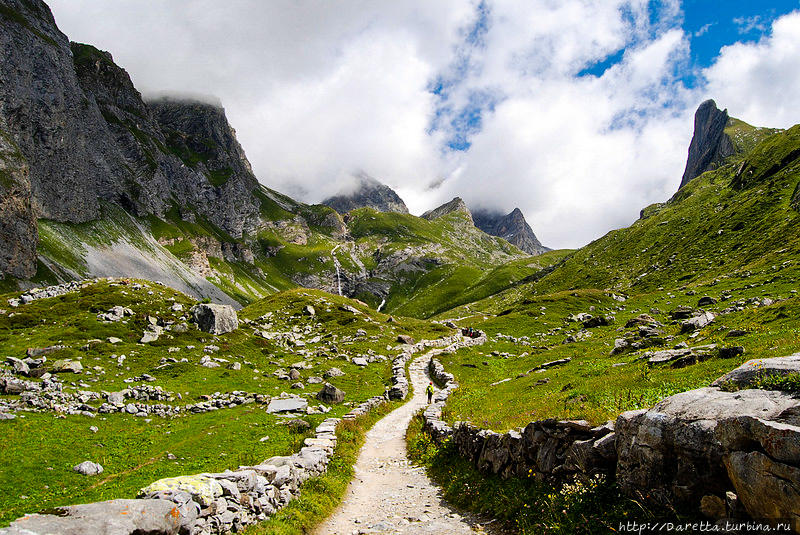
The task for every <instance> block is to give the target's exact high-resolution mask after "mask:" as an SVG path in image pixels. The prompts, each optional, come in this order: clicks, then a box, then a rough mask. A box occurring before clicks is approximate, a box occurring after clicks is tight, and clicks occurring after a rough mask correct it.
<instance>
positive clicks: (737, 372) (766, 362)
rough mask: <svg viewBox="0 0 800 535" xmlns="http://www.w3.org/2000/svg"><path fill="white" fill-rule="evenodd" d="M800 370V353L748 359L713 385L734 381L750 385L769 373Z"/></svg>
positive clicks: (741, 384)
mask: <svg viewBox="0 0 800 535" xmlns="http://www.w3.org/2000/svg"><path fill="white" fill-rule="evenodd" d="M798 372H800V353H795V354H794V355H789V356H788V357H771V358H766V359H753V360H748V361H747V362H745V363H744V364H742V365H741V366H739V367H738V368H736V369H734V370H731V371H729V372H728V373H726V374H725V375H723V376H722V377H720V378H719V379H717V380H716V381H714V382H713V383H711V386H720V385H723V384H726V383H734V384H736V385H739V386H750V385H752V384H753V383H754V382H755V381H756V380H757V379H758V378H759V377H765V376H768V375H787V374H790V373H798Z"/></svg>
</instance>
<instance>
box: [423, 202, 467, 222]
mask: <svg viewBox="0 0 800 535" xmlns="http://www.w3.org/2000/svg"><path fill="white" fill-rule="evenodd" d="M453 212H460V213H462V214H463V215H465V216H467V217H469V222H470V223H473V221H472V213H471V212H470V211H469V208H467V205H466V204H465V203H464V201H462V200H461V197H456V198H454V199H453V200H452V201H450V202H446V203H444V204H443V205H441V206H439V207H437V208H434V209H433V210H428V211H427V212H425V213H424V214H422V216H421V217H422V219H427V220H428V221H433V220H434V219H439V218H440V217H443V216H446V215H448V214H452V213H453Z"/></svg>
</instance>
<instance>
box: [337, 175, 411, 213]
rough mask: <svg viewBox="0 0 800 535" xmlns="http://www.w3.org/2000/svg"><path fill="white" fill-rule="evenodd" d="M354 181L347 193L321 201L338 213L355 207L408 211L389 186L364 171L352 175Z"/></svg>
mask: <svg viewBox="0 0 800 535" xmlns="http://www.w3.org/2000/svg"><path fill="white" fill-rule="evenodd" d="M353 178H354V180H355V183H354V184H353V186H352V188H351V189H352V191H351V192H349V193H340V194H338V195H334V196H333V197H329V198H327V199H325V200H324V201H322V204H325V205H327V206H330V207H331V208H333V209H334V210H336V211H337V212H339V213H340V214H344V213H346V212H349V211H350V210H355V209H356V208H363V207H365V206H366V207H369V208H374V209H375V210H377V211H379V212H400V213H403V214H407V213H408V208H407V207H406V203H404V202H403V199H401V198H400V196H399V195H398V194H397V193H395V191H394V190H393V189H392V188H390V187H389V186H387V185H385V184H382V183H380V182H378V181H377V180H375V179H374V178H372V177H371V176H369V175H367V174H365V173H359V174H357V175H355V176H354V177H353Z"/></svg>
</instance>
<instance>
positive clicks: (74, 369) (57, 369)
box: [51, 359, 83, 373]
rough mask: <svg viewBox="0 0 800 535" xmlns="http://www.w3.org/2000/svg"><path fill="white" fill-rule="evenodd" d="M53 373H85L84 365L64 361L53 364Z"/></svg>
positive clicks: (78, 362)
mask: <svg viewBox="0 0 800 535" xmlns="http://www.w3.org/2000/svg"><path fill="white" fill-rule="evenodd" d="M51 371H52V372H53V373H67V372H71V373H81V372H82V371H83V364H81V363H80V361H77V360H69V359H62V360H57V361H55V362H54V363H53V369H52V370H51Z"/></svg>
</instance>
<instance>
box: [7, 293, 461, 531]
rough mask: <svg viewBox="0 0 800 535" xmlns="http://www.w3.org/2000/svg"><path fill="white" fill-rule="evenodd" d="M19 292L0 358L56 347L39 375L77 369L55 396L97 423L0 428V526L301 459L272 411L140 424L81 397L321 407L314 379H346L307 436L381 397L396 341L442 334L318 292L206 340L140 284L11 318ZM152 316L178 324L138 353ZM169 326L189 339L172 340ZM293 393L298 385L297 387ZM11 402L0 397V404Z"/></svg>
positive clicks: (26, 422)
mask: <svg viewBox="0 0 800 535" xmlns="http://www.w3.org/2000/svg"><path fill="white" fill-rule="evenodd" d="M16 295H18V294H6V295H2V296H0V303H3V310H2V312H0V342H1V343H2V345H3V348H4V351H5V353H4V355H6V356H7V357H16V358H24V357H25V354H26V351H27V350H28V349H29V348H44V347H53V346H61V347H59V348H56V349H55V350H54V351H53V352H51V353H48V354H46V355H45V356H46V359H47V361H46V362H45V364H44V366H43V368H44V370H47V371H52V367H53V366H54V364H55V363H56V362H57V361H59V360H63V359H67V360H73V361H78V362H81V363H82V367H83V371H82V372H81V373H59V374H54V375H56V376H57V377H58V378H59V379H60V380H61V384H62V385H63V390H64V392H66V393H68V394H73V393H78V392H81V393H84V394H85V395H86V397H87V399H86V405H87V406H88V407H91V409H89V410H91V411H92V412H93V414H94V415H95V416H94V417H90V416H86V415H81V414H65V413H64V412H63V410H61V411H60V410H55V411H47V412H41V413H40V412H25V411H22V412H17V413H16V414H17V418H16V419H13V420H8V421H0V425H1V426H2V432H3V437H4V438H3V452H4V457H3V459H4V462H5V464H6V467H5V468H4V471H3V475H4V477H3V479H2V481H0V488H2V490H3V492H2V498H0V525H3V524H7V523H8V522H9V521H10V520H12V519H13V518H16V517H18V516H20V515H22V514H24V513H26V512H32V511H34V510H39V509H42V508H47V507H52V506H57V505H66V504H70V503H77V502H87V501H93V500H100V499H106V498H111V497H134V496H135V494H136V491H137V490H138V489H139V488H140V487H142V486H144V485H145V484H147V483H149V482H151V481H154V480H156V479H159V478H162V477H169V476H177V475H183V474H192V473H198V472H203V471H221V470H223V469H225V468H233V467H236V466H239V465H243V464H251V463H257V462H260V461H263V460H264V459H266V458H268V457H270V456H273V455H284V454H288V453H290V452H293V451H296V450H298V449H299V447H300V446H301V444H302V441H303V439H304V438H305V437H306V436H308V433H309V431H308V430H305V429H300V428H295V427H292V426H287V425H283V424H285V422H286V419H285V418H280V417H278V416H277V415H273V414H267V413H266V411H265V406H264V405H261V404H258V403H250V404H244V405H238V406H234V407H230V408H225V406H224V404H223V408H220V409H219V410H215V411H210V412H199V413H194V412H181V413H179V414H178V415H176V416H171V417H160V416H157V415H150V416H147V417H137V416H133V415H131V414H127V413H124V412H123V413H109V414H100V413H97V412H95V410H96V408H97V407H98V406H99V405H100V404H101V403H103V402H105V399H96V398H95V397H94V396H93V395H90V394H89V393H96V394H98V395H99V396H98V397H99V398H102V397H103V394H102V393H103V392H118V391H122V390H125V389H129V388H132V387H140V386H147V387H149V388H160V389H161V392H162V393H163V394H164V397H165V398H167V399H162V400H152V401H136V400H133V399H131V398H127V399H126V401H125V403H131V402H134V403H137V404H141V403H144V404H147V405H152V404H157V403H164V404H169V405H173V406H181V407H186V406H187V405H189V404H196V403H198V402H201V401H203V400H209V399H211V400H212V403H213V400H214V399H219V396H220V395H221V394H222V395H224V394H226V393H230V392H249V393H255V394H262V395H267V396H280V395H281V393H283V392H286V393H292V394H299V395H301V396H303V397H307V398H308V400H309V404H310V405H312V406H317V405H318V404H319V402H318V401H316V399H315V398H314V395H315V394H316V393H317V391H318V390H319V389H320V388H321V386H322V385H321V384H320V383H317V382H314V381H315V380H314V379H311V378H312V377H320V378H321V377H323V375H324V373H325V372H326V371H328V370H329V369H331V368H334V367H336V368H338V369H340V370H341V371H342V372H344V375H342V376H337V377H330V378H326V379H325V380H326V381H329V382H331V383H332V384H334V385H336V386H337V387H339V388H340V389H342V390H344V391H345V393H346V398H345V404H343V405H333V406H331V407H330V408H331V412H330V413H328V414H323V413H314V414H305V415H301V417H302V418H303V419H304V420H306V421H307V422H308V423H309V424H311V429H313V427H314V426H315V425H317V424H318V423H319V422H320V421H321V420H323V419H324V418H326V417H328V416H340V415H342V414H344V413H345V412H347V410H348V407H349V406H350V405H352V404H357V403H359V402H361V401H364V400H365V399H367V398H369V397H371V396H375V395H379V394H381V393H383V391H384V388H385V387H386V386H387V385H389V382H390V377H391V357H392V356H393V355H394V352H393V351H392V350H391V347H393V346H394V345H395V344H396V339H397V336H398V335H399V334H410V335H411V336H413V337H415V338H417V339H420V338H436V337H439V336H442V335H445V334H449V333H450V332H451V331H450V330H449V329H447V328H445V327H442V326H440V325H437V324H431V323H427V322H420V321H417V320H411V319H400V320H399V321H394V322H387V321H386V320H387V318H388V316H385V315H383V314H376V313H374V311H371V310H370V309H369V308H368V307H365V306H364V305H363V304H360V303H358V302H357V301H353V300H349V299H346V298H341V297H339V296H334V295H330V294H326V293H325V292H321V291H317V290H305V289H300V290H292V291H289V292H284V293H280V294H276V295H274V296H271V297H269V298H267V299H264V300H261V301H258V302H256V303H253V304H252V305H250V306H248V307H246V308H245V309H243V310H242V311H241V312H240V314H239V318H240V321H241V323H240V327H239V329H237V330H236V331H233V332H231V333H228V334H224V335H220V336H214V335H211V334H208V333H204V332H201V331H199V330H198V329H197V328H196V327H194V326H193V325H192V324H191V323H188V322H187V321H186V320H185V318H186V316H187V314H188V309H189V307H191V306H192V305H193V304H194V303H196V301H195V300H194V299H192V298H190V297H188V296H186V295H185V294H182V293H180V292H177V291H175V290H172V289H170V288H168V287H165V286H162V285H158V284H154V283H151V282H147V281H137V280H123V279H112V280H100V281H97V282H90V283H87V284H85V285H83V287H82V288H80V289H79V290H78V291H74V292H70V293H67V294H65V295H62V296H59V297H53V298H49V299H41V300H36V301H33V302H31V303H29V304H22V305H20V306H19V307H17V308H12V307H10V306H8V304H7V300H8V299H9V298H12V297H15V296H16ZM176 305H179V306H176ZM306 305H311V306H313V307H314V308H315V315H314V316H311V315H309V314H307V313H304V312H303V307H305V306H306ZM113 306H123V307H128V308H130V309H131V311H132V312H133V315H132V316H128V317H126V318H124V319H123V320H121V321H116V322H104V321H102V320H101V319H100V318H98V314H101V313H104V312H106V311H107V310H109V309H110V308H111V307H113ZM149 318H154V319H155V320H156V321H158V323H159V324H162V325H165V326H173V327H171V328H170V330H167V331H166V332H165V333H164V334H162V335H161V336H160V337H159V338H158V340H156V341H153V342H149V343H140V339H141V337H142V334H143V332H144V330H145V329H147V326H148V325H149V324H150V321H151V320H150V319H149ZM175 325H186V326H187V327H188V329H187V330H186V332H181V330H180V329H176V328H174V326H175ZM123 356H124V358H123ZM357 356H364V357H366V358H368V360H370V361H372V362H371V363H370V364H369V365H368V366H366V367H361V366H357V365H355V364H353V363H352V362H351V360H352V358H353V357H357ZM204 359H206V360H209V359H210V360H211V361H214V362H216V363H217V364H218V366H216V367H212V368H209V367H206V366H204V365H202V364H201V362H203V361H204ZM297 363H302V364H303V365H302V366H297V368H298V371H299V377H298V378H297V379H288V378H281V377H283V376H285V374H288V372H289V369H290V366H291V365H292V364H297ZM0 369H1V370H2V373H0V374H10V373H11V372H10V370H11V366H10V365H9V364H8V363H6V362H4V363H3V364H2V365H0ZM148 376H149V377H148ZM25 379H26V380H30V381H33V382H40V381H41V379H36V378H25ZM310 379H311V381H309V380H310ZM294 383H299V384H301V385H302V386H303V388H292V384H294ZM215 393H217V394H216V395H217V397H214V396H215ZM208 396H211V398H209V397H208ZM19 399H20V396H18V395H0V406H2V404H3V403H11V402H14V403H15V402H16V401H18V400H19ZM55 399H58V398H55ZM0 412H3V411H1V410H0ZM91 427H96V428H97V430H96V431H93V430H91V429H90V428H91ZM264 437H268V438H266V439H264ZM261 439H263V440H261ZM32 445H35V447H32ZM86 460H91V461H95V462H99V463H100V464H102V465H103V467H104V468H105V472H104V473H103V474H102V475H101V476H99V477H86V476H81V475H79V474H76V473H75V472H73V471H72V467H73V466H75V465H76V464H79V463H81V462H83V461H86Z"/></svg>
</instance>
